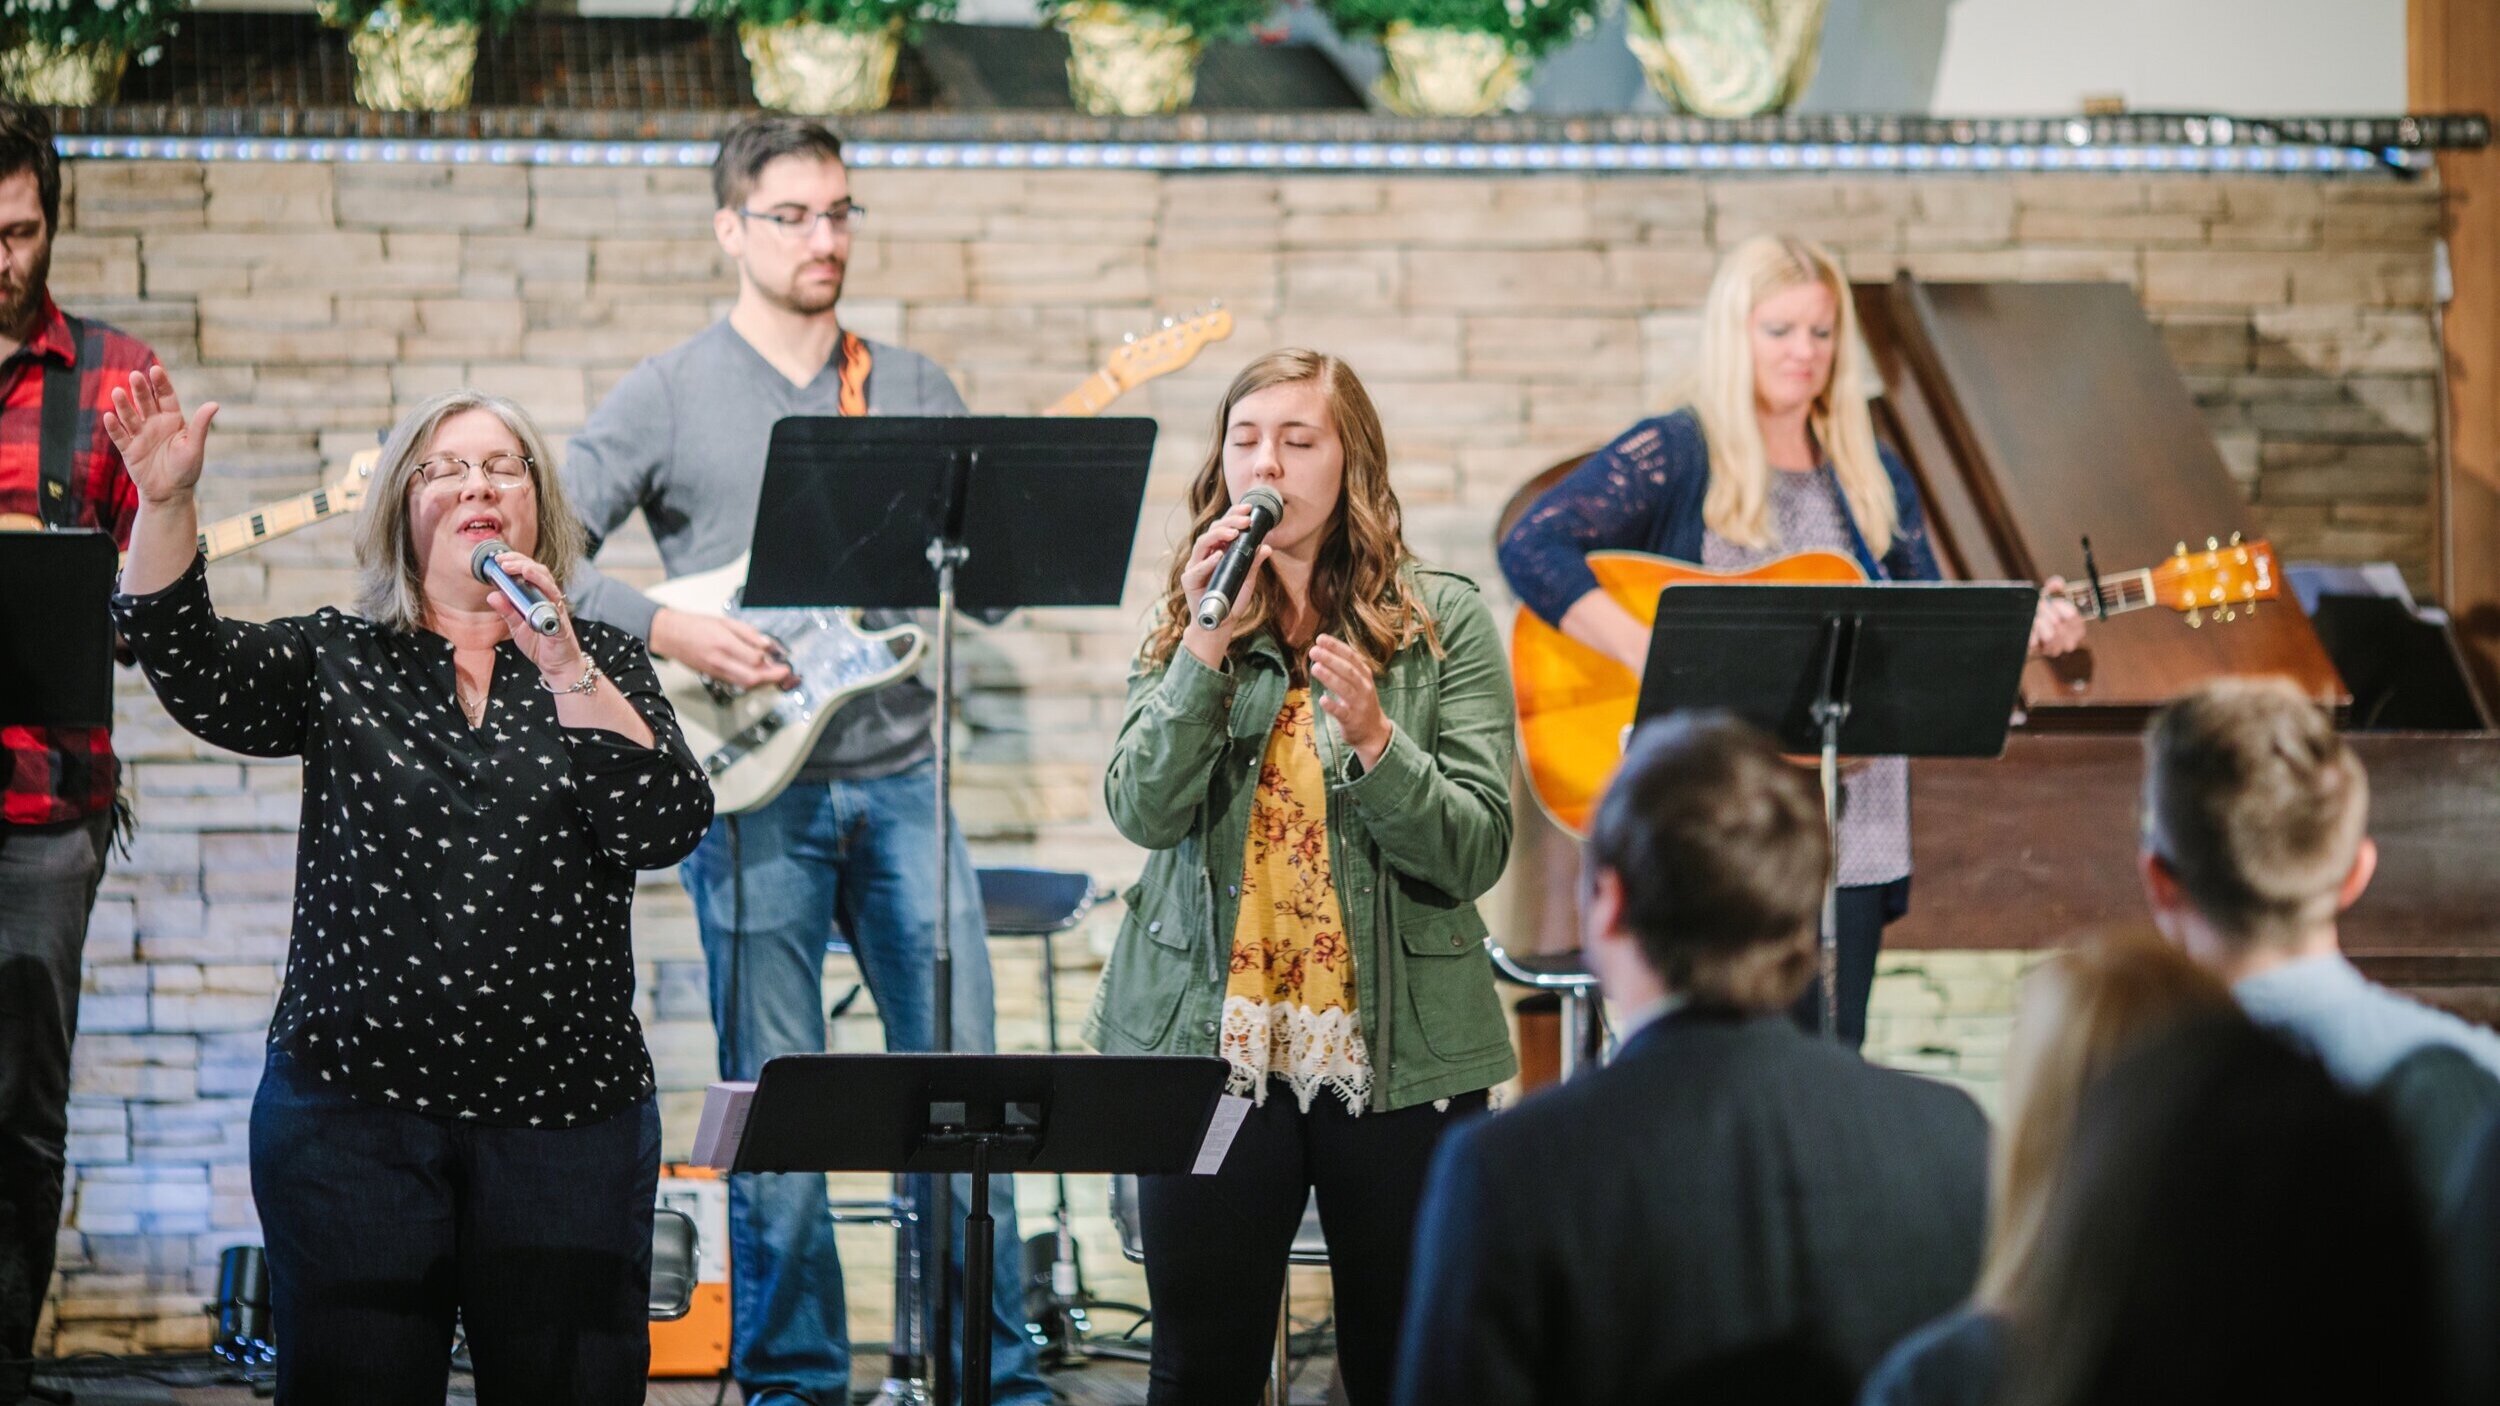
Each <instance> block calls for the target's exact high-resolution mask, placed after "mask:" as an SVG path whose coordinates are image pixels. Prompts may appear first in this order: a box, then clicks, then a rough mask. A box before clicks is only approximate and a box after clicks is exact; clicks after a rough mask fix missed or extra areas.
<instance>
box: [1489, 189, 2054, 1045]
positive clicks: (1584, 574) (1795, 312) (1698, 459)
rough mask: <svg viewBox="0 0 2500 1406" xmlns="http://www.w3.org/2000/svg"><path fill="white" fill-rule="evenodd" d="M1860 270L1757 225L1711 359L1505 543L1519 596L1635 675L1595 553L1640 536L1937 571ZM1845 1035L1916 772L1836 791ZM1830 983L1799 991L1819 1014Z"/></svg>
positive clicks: (1668, 544) (1542, 501)
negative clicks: (1862, 336) (1870, 385)
mask: <svg viewBox="0 0 2500 1406" xmlns="http://www.w3.org/2000/svg"><path fill="white" fill-rule="evenodd" d="M1863 360H1864V353H1863V352H1862V350H1861V349H1860V347H1859V344H1858V335H1857V318H1856V314H1855V312H1854V311H1853V309H1852V307H1851V304H1850V298H1849V282H1848V280H1847V279H1846V278H1844V277H1843V276H1842V274H1841V271H1840V265H1839V264H1838V262H1836V261H1835V260H1834V259H1833V258H1832V256H1831V254H1830V253H1829V252H1828V251H1826V250H1825V249H1823V248H1822V247H1821V246H1820V245H1817V244H1813V243H1811V242H1809V241H1806V240H1803V239H1794V238H1788V237H1784V236H1779V235H1767V234H1766V235H1757V236H1755V237H1754V238H1751V239H1748V240H1746V241H1745V242H1744V243H1742V244H1739V245H1737V246H1736V248H1735V249H1733V250H1731V251H1730V252H1729V253H1728V256H1727V257H1726V259H1724V260H1723V261H1721V263H1720V265H1719V269H1718V272H1717V273H1716V274H1715V275H1714V276H1713V277H1712V278H1711V281H1710V291H1709V293H1708V295H1707V296H1706V297H1705V298H1704V300H1703V303H1702V331H1701V357H1700V363H1699V365H1698V367H1697V368H1696V372H1695V375H1694V376H1693V378H1692V387H1691V391H1690V393H1689V395H1688V397H1687V399H1686V400H1685V402H1684V404H1683V405H1682V406H1681V407H1680V408H1678V409H1677V410H1675V411H1674V412H1672V413H1670V414H1666V415H1660V416H1655V417H1652V418H1650V419H1646V420H1643V421H1641V422H1640V423H1639V424H1637V425H1634V426H1633V427H1632V428H1630V429H1628V430H1626V431H1624V432H1623V433H1622V434H1621V435H1620V436H1618V437H1617V438H1616V439H1615V441H1614V442H1613V443H1612V444H1609V445H1607V446H1606V447H1605V448H1604V449H1601V450H1599V451H1598V452H1597V453H1595V454H1592V455H1590V456H1589V457H1588V459H1587V460H1586V461H1585V462H1583V463H1582V464H1581V465H1580V467H1579V468H1577V469H1575V470H1573V471H1572V472H1571V474H1570V475H1569V476H1568V477H1566V478H1564V479H1563V480H1562V481H1561V482H1559V483H1557V484H1555V485H1554V486H1553V488H1551V489H1549V490H1548V491H1547V492H1546V493H1545V495H1544V496H1543V497H1540V498H1539V499H1537V501H1536V502H1535V503H1534V504H1532V505H1530V507H1529V508H1528V510H1527V512H1526V513H1524V514H1523V515H1522V516H1521V517H1520V519H1519V521H1518V523H1517V524H1516V525H1515V526H1513V527H1512V529H1511V531H1510V533H1509V535H1508V536H1507V537H1505V538H1504V539H1503V541H1502V548H1501V561H1502V574H1503V575H1504V576H1506V577H1508V578H1509V580H1510V585H1511V589H1512V590H1513V591H1514V592H1516V593H1517V594H1518V596H1519V600H1520V603H1521V604H1522V605H1525V606H1526V607H1527V608H1528V609H1530V610H1532V611H1534V612H1536V614H1537V615H1538V616H1539V617H1540V618H1541V619H1543V620H1544V621H1545V622H1546V623H1547V624H1550V625H1552V626H1553V627H1554V628H1555V629H1557V630H1560V631H1561V632H1562V633H1563V634H1564V635H1566V636H1568V637H1569V638H1571V639H1573V640H1576V641H1578V642H1580V643H1581V644H1584V645H1586V646H1588V647H1589V648H1591V649H1593V650H1595V651H1597V652H1598V653H1599V654H1602V655H1604V656H1606V657H1607V658H1608V659H1612V660H1614V661H1615V662H1617V663H1619V664H1621V665H1623V666H1624V667H1625V668H1628V669H1630V670H1631V671H1632V672H1633V673H1634V674H1635V675H1637V674H1639V673H1640V672H1641V671H1642V670H1643V669H1644V668H1645V667H1646V665H1647V663H1648V660H1649V635H1650V630H1649V626H1647V625H1645V624H1643V623H1641V621H1640V620H1639V619H1638V618H1636V617H1635V616H1634V615H1633V614H1632V613H1631V611H1629V610H1627V609H1625V608H1624V607H1623V606H1622V605H1621V604H1619V603H1618V602H1616V600H1615V599H1614V598H1613V597H1612V596H1609V595H1608V594H1607V593H1606V592H1604V591H1602V590H1600V589H1598V585H1597V577H1596V576H1595V574H1594V573H1592V572H1591V571H1590V569H1589V565H1588V560H1587V558H1588V554H1589V553H1591V552H1594V551H1638V552H1647V553H1651V554H1653V555H1656V556H1662V557H1669V558H1673V559H1675V560H1677V561H1680V562H1683V563H1685V564H1687V565H1691V566H1700V567H1706V568H1709V569H1711V570H1713V571H1731V572H1733V571H1748V570H1752V569H1754V568H1757V567H1761V566H1764V565H1766V564H1768V563H1770V562H1772V561H1774V560H1776V559H1778V558H1780V557H1784V556H1789V555H1793V554H1795V553H1798V552H1810V551H1827V552H1835V553H1840V554H1842V555H1845V556H1848V557H1850V558H1853V559H1854V560H1855V561H1856V562H1857V564H1858V567H1859V569H1860V570H1861V571H1862V572H1864V574H1865V575H1866V577H1867V579H1869V580H1872V581H1932V580H1935V579H1936V578H1937V576H1938V575H1939V574H1940V573H1939V572H1938V569H1937V565H1936V555H1935V551H1934V549H1933V548H1932V547H1930V546H1929V544H1928V541H1927V527H1926V520H1925V517H1924V515H1923V514H1922V513H1921V511H1920V508H1919V501H1918V489H1917V488H1916V486H1915V485H1914V484H1913V483H1912V482H1911V480H1910V475H1909V473H1908V471H1907V470H1905V469H1903V468H1902V466H1901V462H1900V460H1899V459H1897V458H1896V457H1894V455H1893V453H1892V451H1891V450H1889V449H1886V448H1884V447H1883V446H1882V445H1880V444H1878V443H1876V441H1875V425H1874V420H1873V418H1872V417H1871V416H1870V415H1869V414H1868V412H1867V406H1866V393H1867V392H1866V387H1865V382H1864V371H1863V368H1862V362H1863ZM2061 584H2062V583H2060V582H2059V581H2057V580H2056V579H2055V578H2051V579H2050V580H2049V582H2048V583H2047V587H2046V589H2045V590H2044V591H2043V593H2042V596H2041V602H2040V609H2039V614H2038V618H2037V619H2036V620H2035V621H2034V622H2033V625H2032V632H2031V644H2032V648H2033V650H2034V651H2035V652H2038V653H2041V654H2062V653H2065V652H2066V651H2068V650H2071V649H2073V648H2075V647H2076V646H2077V645H2080V644H2081V643H2082V642H2083V620H2082V617H2081V616H2080V615H2079V614H2077V613H2076V611H2075V608H2074V607H2073V606H2071V605H2069V604H2067V603H2066V601H2065V600H2064V599H2063V598H2062V597H2060V596H2059V595H2058V594H2057V590H2058V587H2059V586H2060V585H2061ZM1839 829H1840V833H1839V840H1840V915H1839V916H1840V926H1839V944H1838V945H1839V953H1838V956H1839V969H1840V970H1839V982H1838V986H1839V994H1838V998H1837V1001H1836V1002H1835V1006H1836V1013H1837V1016H1838V1019H1837V1022H1836V1024H1837V1029H1838V1033H1839V1036H1840V1038H1841V1039H1842V1040H1843V1041H1845V1042H1847V1043H1848V1044H1850V1045H1858V1044H1862V1043H1864V1042H1865V1039H1866V1003H1867V997H1868V994H1869V993H1870V992H1871V991H1872V990H1873V988H1874V982H1875V958H1876V954H1877V952H1878V951H1879V950H1880V949H1881V947H1882V946H1883V939H1884V927H1885V925H1886V924H1888V923H1890V922H1891V921H1893V920H1894V919H1896V918H1898V917H1900V916H1901V915H1902V914H1903V913H1905V912H1907V911H1908V909H1909V876H1910V773H1909V765H1908V763H1907V762H1906V761H1905V760H1904V759H1902V758H1899V757H1887V758H1876V759H1872V760H1869V761H1866V762H1865V763H1863V764H1862V765H1857V766H1854V767H1853V768H1852V769H1851V770H1850V772H1849V774H1848V775H1846V776H1844V777H1843V778H1842V781H1841V795H1840V827H1839ZM1822 1010H1823V993H1822V983H1821V981H1820V980H1819V979H1818V980H1817V981H1816V983H1815V984H1814V985H1813V986H1811V987H1809V988H1807V991H1806V994H1805V995H1804V996H1803V997H1802V998H1800V999H1799V1001H1798V1003H1797V1021H1798V1023H1799V1024H1800V1025H1803V1026H1805V1027H1806V1028H1807V1029H1809V1030H1815V1029H1819V1028H1820V1027H1821V1015H1822Z"/></svg>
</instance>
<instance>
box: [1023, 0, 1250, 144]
mask: <svg viewBox="0 0 2500 1406" xmlns="http://www.w3.org/2000/svg"><path fill="white" fill-rule="evenodd" d="M1042 8H1043V12H1044V13H1045V14H1047V15H1048V16H1049V17H1050V18H1051V19H1052V20H1053V21H1054V22H1055V23H1057V24H1058V26H1059V28H1060V29H1062V30H1064V31H1066V33H1067V36H1068V93H1069V95H1070V96H1071V97H1073V98H1075V99H1076V105H1077V106H1078V107H1080V108H1083V109H1084V110H1085V111H1087V112H1091V113H1098V114H1102V115H1106V116H1122V117H1138V116H1144V115H1147V114H1150V113H1157V112H1177V111H1179V110H1180V109H1182V108H1184V107H1187V106H1189V100H1190V99H1191V98H1193V97H1195V96H1197V93H1198V54H1199V51H1200V50H1201V49H1202V48H1203V47H1204V46H1205V44H1206V41H1208V40H1210V39H1222V38H1225V37H1227V36H1229V35H1232V34H1237V33H1239V32H1241V31H1243V30H1246V29H1248V28H1249V27H1250V26H1251V25H1253V24H1256V23H1257V22H1258V21H1260V20H1262V19H1265V18H1266V17H1267V14H1268V12H1269V11H1270V10H1272V9H1274V8H1275V0H1043V6H1042Z"/></svg>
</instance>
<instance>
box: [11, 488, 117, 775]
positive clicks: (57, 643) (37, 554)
mask: <svg viewBox="0 0 2500 1406" xmlns="http://www.w3.org/2000/svg"><path fill="white" fill-rule="evenodd" d="M120 565H121V554H120V553H119V552H118V551H116V550H115V549H114V547H113V539H112V538H111V537H110V536H108V535H107V534H105V533H102V532H93V531H69V532H0V724H7V725H9V726H12V727H110V726H112V725H113V620H112V614H111V612H110V611H109V610H108V609H107V606H106V603H107V602H108V601H110V600H111V599H112V595H113V576H114V573H115V572H116V571H118V570H119V569H120Z"/></svg>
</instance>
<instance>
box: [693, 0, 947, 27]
mask: <svg viewBox="0 0 2500 1406" xmlns="http://www.w3.org/2000/svg"><path fill="white" fill-rule="evenodd" d="M694 13H695V15H696V16H697V17H698V18H701V19H707V20H712V21H714V22H716V23H720V24H795V23H802V22H803V23H807V24H825V25H831V26H833V27H834V28H836V29H847V30H851V31H854V32H856V33H861V34H868V33H874V32H876V31H878V30H882V29H886V28H889V27H891V26H893V25H895V24H897V23H900V24H902V25H903V27H904V28H905V29H906V30H907V31H908V30H911V29H915V28H917V27H918V26H920V25H922V24H925V23H931V22H943V21H945V20H950V19H953V18H954V17H955V0H695V3H694Z"/></svg>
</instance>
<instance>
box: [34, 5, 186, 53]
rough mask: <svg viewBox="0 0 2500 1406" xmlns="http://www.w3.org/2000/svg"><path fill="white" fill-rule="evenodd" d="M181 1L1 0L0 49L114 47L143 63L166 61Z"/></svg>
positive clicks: (176, 24)
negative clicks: (166, 43)
mask: <svg viewBox="0 0 2500 1406" xmlns="http://www.w3.org/2000/svg"><path fill="white" fill-rule="evenodd" d="M182 10H183V6H182V2H181V0H0V47H5V48H10V49H15V48H19V47H21V46H24V45H28V44H34V45H40V46H42V47H44V48H47V49H75V48H79V47H82V46H84V45H88V44H111V45H113V46H114V47H116V48H118V49H120V50H122V51H123V52H124V53H127V54H129V55H131V56H132V57H134V58H136V59H137V60H138V61H139V62H140V63H142V64H152V63H155V62H156V61H157V60H158V59H160V58H163V57H164V56H165V51H164V48H163V45H162V43H161V41H162V40H163V39H164V38H165V36H167V35H169V34H171V33H173V32H174V31H175V29H176V28H178V27H179V24H178V20H179V17H180V16H181V14H182Z"/></svg>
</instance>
